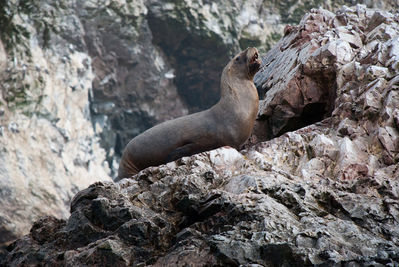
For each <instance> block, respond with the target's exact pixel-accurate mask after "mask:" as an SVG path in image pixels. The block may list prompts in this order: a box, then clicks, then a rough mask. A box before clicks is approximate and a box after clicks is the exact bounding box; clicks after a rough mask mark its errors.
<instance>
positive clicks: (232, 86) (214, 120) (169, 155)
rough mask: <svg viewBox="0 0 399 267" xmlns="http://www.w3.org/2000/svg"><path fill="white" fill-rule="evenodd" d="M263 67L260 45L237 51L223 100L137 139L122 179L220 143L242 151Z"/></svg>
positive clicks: (123, 162) (122, 169) (121, 170)
mask: <svg viewBox="0 0 399 267" xmlns="http://www.w3.org/2000/svg"><path fill="white" fill-rule="evenodd" d="M260 65H261V61H260V59H259V57H258V50H257V49H256V48H253V47H249V48H247V49H246V50H244V51H242V52H240V53H239V54H237V55H236V56H235V57H234V58H233V59H231V60H230V62H229V63H228V64H227V65H226V67H225V68H224V69H223V73H222V77H221V82H220V87H221V97H220V100H219V102H218V103H216V104H215V105H214V106H212V107H211V108H210V109H207V110H205V111H201V112H198V113H194V114H191V115H188V116H183V117H180V118H176V119H173V120H169V121H166V122H163V123H160V124H158V125H156V126H154V127H152V128H150V129H148V130H146V131H145V132H143V133H141V134H139V135H138V136H136V137H135V138H133V139H132V140H131V141H130V142H129V143H128V144H127V146H126V148H125V150H124V151H123V154H122V158H121V161H120V164H119V170H118V179H122V178H125V177H130V176H132V175H134V174H136V173H137V172H139V171H140V170H142V169H145V168H147V167H149V166H157V165H161V164H164V163H167V162H170V161H174V160H176V159H178V158H181V157H184V156H190V155H193V154H196V153H200V152H204V151H207V150H211V149H215V148H218V147H222V146H232V147H235V148H237V149H238V148H239V147H240V145H241V144H243V143H244V142H245V140H246V139H247V138H248V137H249V135H250V134H251V131H252V128H253V126H254V122H255V119H256V115H257V113H258V106H259V97H258V92H257V90H256V87H255V85H254V82H253V78H254V75H255V73H256V72H257V71H258V70H259V68H260Z"/></svg>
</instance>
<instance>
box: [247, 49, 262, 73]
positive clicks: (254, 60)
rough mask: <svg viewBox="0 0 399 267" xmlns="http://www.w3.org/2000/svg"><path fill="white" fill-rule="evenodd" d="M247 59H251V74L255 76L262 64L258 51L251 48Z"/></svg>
mask: <svg viewBox="0 0 399 267" xmlns="http://www.w3.org/2000/svg"><path fill="white" fill-rule="evenodd" d="M247 58H248V59H249V62H248V69H249V74H250V75H251V76H254V75H255V74H256V73H257V72H258V71H259V69H260V66H261V64H262V61H261V60H260V58H259V54H258V50H257V49H256V48H254V47H249V48H248V51H247Z"/></svg>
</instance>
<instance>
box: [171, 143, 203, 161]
mask: <svg viewBox="0 0 399 267" xmlns="http://www.w3.org/2000/svg"><path fill="white" fill-rule="evenodd" d="M198 152H199V151H198V145H197V144H195V143H187V144H185V145H183V146H181V147H178V148H176V149H175V150H173V151H172V152H170V153H169V155H168V156H167V157H166V162H171V161H175V160H177V159H179V158H182V157H186V156H191V155H193V154H195V153H198Z"/></svg>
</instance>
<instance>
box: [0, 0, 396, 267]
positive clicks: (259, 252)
mask: <svg viewBox="0 0 399 267" xmlns="http://www.w3.org/2000/svg"><path fill="white" fill-rule="evenodd" d="M398 38H399V14H398V13H395V14H394V13H389V12H385V11H374V10H370V9H367V8H365V7H364V6H356V7H353V8H347V7H343V8H342V9H340V10H339V11H337V13H336V14H333V13H330V12H328V11H326V10H323V9H317V10H312V11H311V12H310V13H308V14H307V15H306V16H305V17H304V18H303V19H302V21H301V23H300V24H299V25H298V26H297V27H289V28H286V31H285V36H284V38H283V39H282V40H281V41H280V42H279V43H278V44H277V46H276V47H275V48H274V49H273V50H271V51H270V52H269V53H268V54H266V56H265V57H264V58H263V61H264V63H265V66H264V69H263V71H262V73H260V74H259V76H257V79H256V83H257V85H258V88H260V89H261V90H263V92H264V93H265V95H264V97H263V102H262V108H261V110H260V113H259V114H260V116H259V125H258V127H259V128H258V133H259V135H256V136H254V139H255V138H258V140H261V139H262V138H263V137H264V136H266V137H269V136H272V135H280V136H279V137H277V138H274V139H272V140H270V141H267V142H261V143H258V144H256V145H253V146H251V147H249V148H247V149H246V150H244V151H241V153H240V152H237V151H236V150H234V149H232V148H220V149H217V150H213V151H210V152H206V153H201V154H198V155H195V156H192V157H188V158H182V159H180V160H178V161H176V162H171V163H168V164H167V165H163V166H160V167H151V168H148V169H146V170H143V171H141V172H140V173H139V174H137V175H136V176H134V177H132V179H123V180H122V181H120V182H118V183H112V182H109V183H95V184H93V185H91V186H90V187H88V188H87V189H85V190H83V191H81V192H79V193H78V194H77V195H76V196H75V197H74V199H73V201H72V204H71V216H70V218H69V219H68V220H59V219H56V218H54V217H46V218H42V219H40V220H38V221H37V222H36V223H35V224H34V225H33V227H32V229H31V232H30V234H29V235H26V236H24V237H23V238H21V239H19V240H17V241H16V242H14V243H13V244H12V245H10V246H9V247H8V251H7V253H6V255H4V259H3V263H4V264H9V265H22V264H32V265H34V264H47V265H70V266H76V265H107V264H114V265H115V264H116V265H118V266H125V265H133V266H136V265H137V266H146V265H149V266H151V265H153V266H187V265H190V266H215V265H218V266H240V265H242V266H283V265H284V266H311V265H323V266H337V265H343V266H371V265H372V266H396V265H398V264H399V249H398V247H399V234H398V233H399V224H398V220H399V217H398V214H399V202H398V198H399V197H398V194H399V117H398V116H399V114H398V109H397V107H398V106H399V96H398V93H399V83H398V82H399V76H398V66H399V65H398V64H399V63H398V62H399V54H398V53H399V52H398V51H399V50H398V47H397V46H398V43H399V42H398ZM283 63H284V64H283ZM284 66H285V68H284ZM315 107H317V108H315ZM315 113H320V114H315ZM278 116H280V117H278ZM276 117H277V118H280V120H278V121H277V120H276V119H275V118H276ZM309 117H310V118H309ZM316 118H317V120H321V121H320V122H315V120H316ZM294 124H296V125H297V126H299V127H300V126H304V125H306V124H310V125H308V126H306V127H303V128H301V129H299V130H296V131H293V132H288V133H285V134H283V129H286V130H290V129H291V127H293V125H294Z"/></svg>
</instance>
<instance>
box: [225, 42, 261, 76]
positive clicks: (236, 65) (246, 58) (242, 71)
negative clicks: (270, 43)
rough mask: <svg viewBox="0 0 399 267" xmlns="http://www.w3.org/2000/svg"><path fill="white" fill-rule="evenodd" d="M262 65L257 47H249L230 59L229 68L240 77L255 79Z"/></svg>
mask: <svg viewBox="0 0 399 267" xmlns="http://www.w3.org/2000/svg"><path fill="white" fill-rule="evenodd" d="M260 65H261V61H260V59H259V54H258V50H257V49H256V48H255V47H248V48H247V49H245V50H244V51H242V52H240V53H238V54H237V55H236V56H235V57H234V58H233V59H232V60H231V61H230V63H229V64H228V69H229V72H232V73H233V74H234V75H236V76H238V77H240V78H243V79H249V80H253V78H254V76H255V74H256V73H257V72H258V70H259V69H260Z"/></svg>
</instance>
